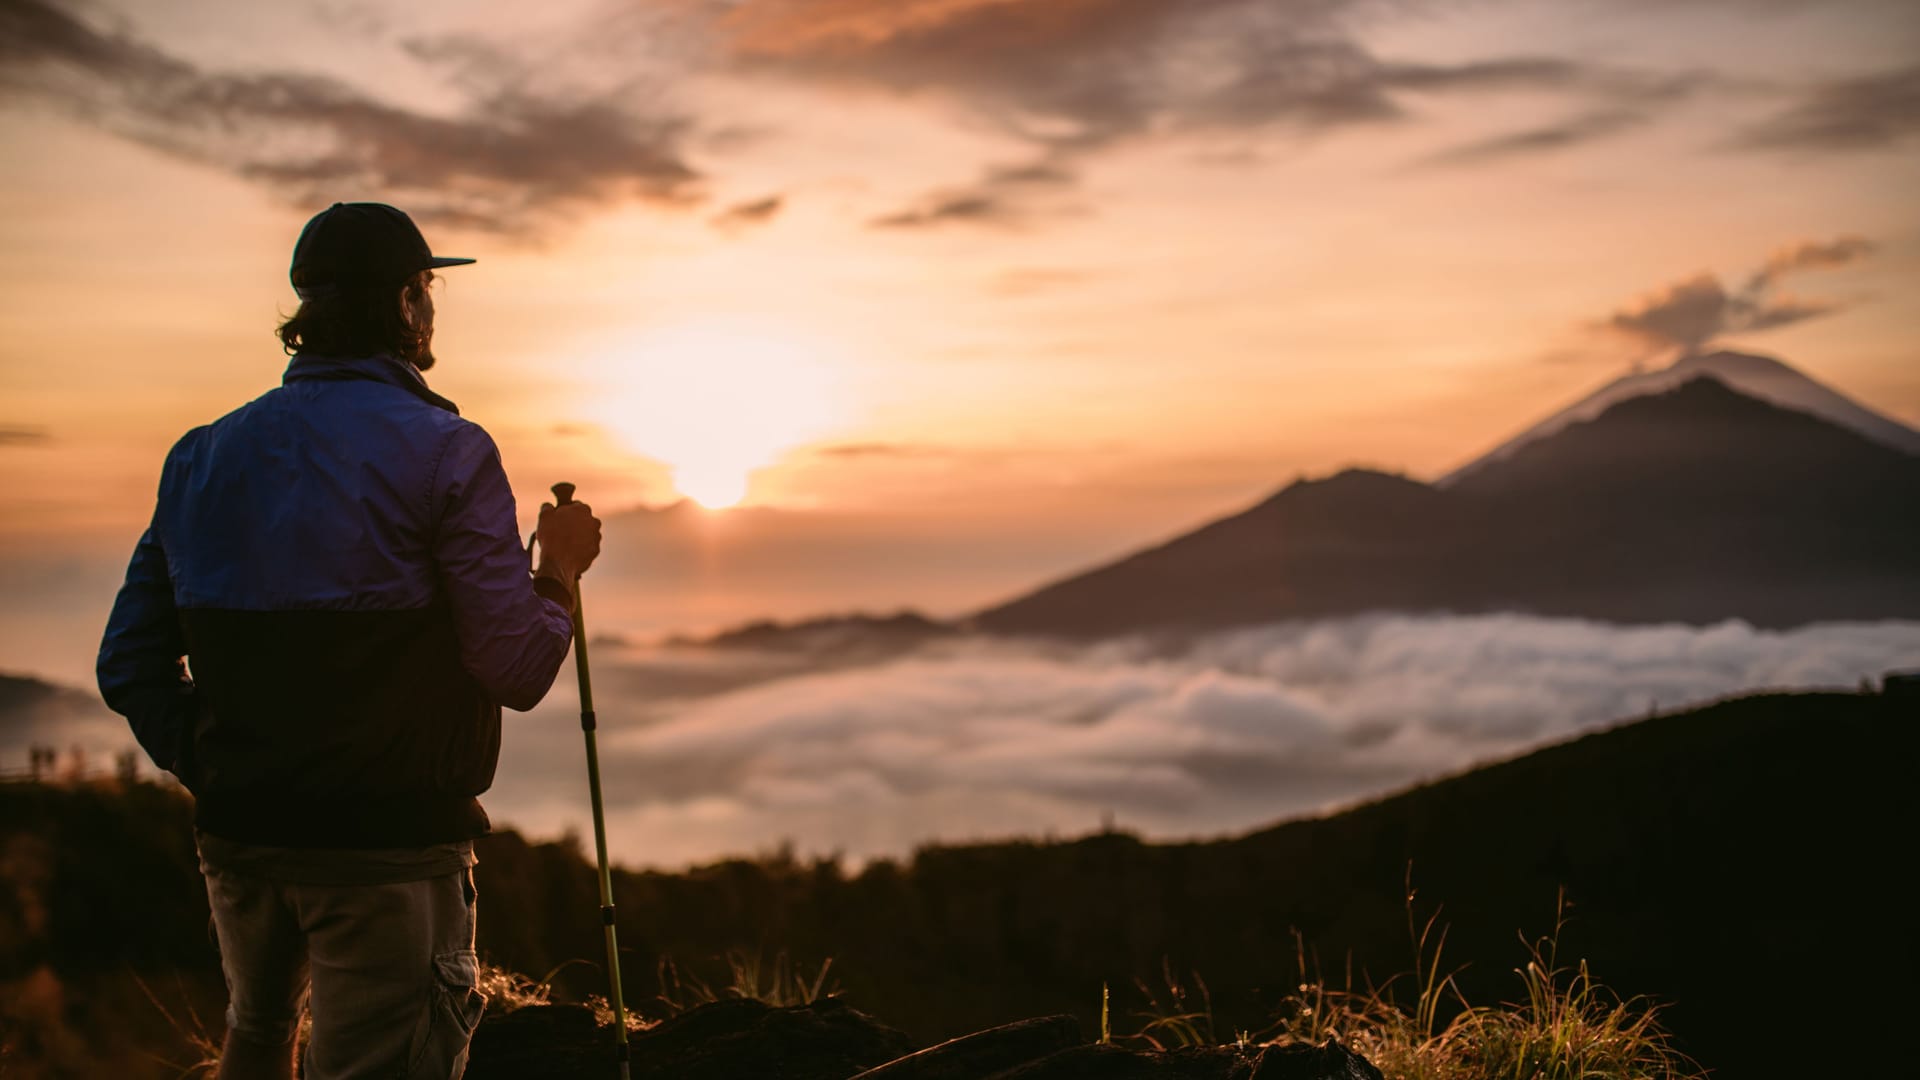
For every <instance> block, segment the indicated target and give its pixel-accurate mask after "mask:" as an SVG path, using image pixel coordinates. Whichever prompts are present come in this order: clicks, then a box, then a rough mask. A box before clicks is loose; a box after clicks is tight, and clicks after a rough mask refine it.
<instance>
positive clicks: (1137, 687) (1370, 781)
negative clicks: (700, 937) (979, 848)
mask: <svg viewBox="0 0 1920 1080" xmlns="http://www.w3.org/2000/svg"><path fill="white" fill-rule="evenodd" d="M1917 651H1920V624H1916V623H1876V624H1845V625H1839V624H1836V625H1823V626H1813V627H1807V628H1804V629H1800V630H1793V631H1787V632H1769V631H1760V630H1755V629H1753V628H1751V627H1749V626H1746V625H1745V624H1743V623H1737V622H1729V623H1722V624H1720V625H1717V626H1710V627H1681V626H1659V627H1629V628H1622V627H1614V626H1605V625H1600V624H1594V623H1587V622H1581V621H1577V620H1565V619H1536V618H1527V617H1521V616H1477V617H1425V618H1420V617H1383V616H1375V617H1367V618H1355V619H1341V620H1331V621H1326V622H1317V623H1302V624H1287V625H1277V626H1272V627H1266V628H1259V629H1250V630H1242V631H1234V632H1227V633H1220V634H1214V635H1208V636H1202V637H1198V638H1190V639H1178V638H1138V639H1132V640H1127V641H1118V642H1109V643H1104V644H1100V645H1091V646H1064V645H1058V644H1038V643H1020V642H1007V641H961V642H946V643H942V644H938V645H934V646H930V647H925V648H923V649H922V650H921V651H919V652H916V653H913V654H911V655H909V656H906V657H904V658H900V659H896V660H893V661H890V662H885V663H880V664H875V665H871V666H866V667H860V668H853V669H842V670H837V671H830V672H825V673H817V674H803V675H799V676H797V677H788V678H784V679H781V680H779V681H774V682H765V683H761V684H759V685H750V686H739V685H738V684H735V685H734V686H733V688H731V689H726V690H723V691H722V692H719V693H714V694H711V695H707V696H687V695H682V696H679V697H677V698H676V697H673V696H663V695H662V694H660V693H658V692H652V693H639V692H635V693H630V694H622V693H603V695H602V698H603V700H600V701H598V702H597V704H598V706H599V708H600V709H601V713H600V716H601V723H602V735H601V739H602V744H601V745H602V754H603V768H604V769H605V772H606V777H607V798H608V806H609V811H608V812H609V816H610V821H611V822H612V835H613V836H614V837H615V840H616V843H617V844H618V845H619V846H620V847H621V849H622V851H621V854H622V855H623V857H625V858H629V859H637V860H642V861H648V862H658V863H666V864H672V863H676V862H684V861H691V860H696V859H706V858H712V857H715V856H717V855H719V854H721V853H729V852H742V851H753V850H759V849H764V848H766V847H770V846H771V845H773V844H774V843H776V842H777V841H779V840H780V839H782V838H788V839H792V840H793V841H794V842H795V843H796V844H797V845H798V846H799V847H800V848H802V849H803V850H808V851H822V852H824V851H833V850H841V851H845V852H847V853H849V854H853V855H874V854H883V853H890V854H897V853H901V852H904V851H907V850H910V849H911V848H912V847H913V846H915V845H916V844H919V843H922V842H925V841H927V840H929V839H933V838H946V839H954V838H965V837H976V836H986V835H1008V834H1021V835H1038V834H1043V833H1046V832H1049V831H1057V832H1067V833H1077V832H1082V831H1086V830H1088V829H1090V828H1092V827H1094V825H1095V824H1096V823H1097V822H1098V821H1099V820H1100V818H1101V816H1102V814H1103V813H1106V812H1111V813H1112V814H1114V815H1115V817H1117V819H1118V820H1119V822H1120V823H1121V824H1122V825H1123V826H1127V827H1131V828H1137V829H1141V830H1143V831H1145V832H1147V833H1148V834H1150V835H1155V836H1184V835H1193V834H1210V833H1218V832H1222V831H1228V830H1236V829H1244V828H1250V827H1254V826H1257V825H1261V824H1265V823H1267V822H1270V821H1273V820H1275V819H1278V818H1281V817H1284V816H1287V815H1292V814H1299V813H1306V812H1312V811H1316V810H1319V809H1321V808H1324V807H1327V806H1329V805H1334V804H1338V803H1342V802H1346V801H1350V800H1354V799H1358V798H1363V797H1367V796H1371V795H1375V794H1379V793H1382V792H1384V791H1387V790H1390V789H1392V788H1394V787H1397V786H1400V785H1403V784H1406V783H1409V782H1412V781H1414V780H1417V779H1419V778H1422V777H1430V776H1435V775H1439V774H1444V773H1447V772H1451V771H1455V770H1459V769H1462V768H1466V767H1468V766H1470V765H1471V764H1473V763H1476V762H1479V761H1484V760H1487V759H1491V758H1497V757H1501V756H1505V755H1509V754H1512V753H1515V752H1518V751H1520V750H1523V749H1525V748H1527V747H1530V746H1534V745H1538V744H1541V743H1544V742H1550V741H1555V740H1558V739H1562V738H1566V737H1569V736H1572V735H1575V734H1578V733H1580V732H1583V731H1587V730H1591V729H1593V728H1595V727H1597V726H1600V725H1604V724H1608V723H1612V722H1615V721H1618V720H1623V719H1632V718H1636V717H1639V716H1643V715H1645V714H1646V713H1647V711H1648V710H1649V709H1652V708H1655V707H1660V708H1674V707H1678V706H1680V705H1682V704H1684V703H1687V702H1692V701H1698V700H1701V699H1703V698H1708V697H1712V696H1716V695H1721V694H1726V693H1732V692H1736V691H1741V690H1748V689H1755V688H1761V687H1795V686H1837V687H1843V688H1851V687H1852V686H1854V685H1855V684H1856V683H1857V682H1858V681H1859V680H1860V679H1861V678H1862V677H1863V676H1876V677H1877V676H1878V675H1879V674H1881V673H1882V672H1884V671H1885V670H1887V669H1889V668H1892V667H1897V666H1899V665H1900V664H1902V663H1905V662H1907V661H1908V660H1909V659H1910V658H1911V657H1912V656H1913V655H1915V654H1916V652H1917ZM595 659H596V661H598V662H599V666H600V667H601V668H603V669H605V670H607V671H608V672H609V673H611V672H613V671H617V670H620V669H621V667H622V664H621V663H620V662H619V661H617V660H616V659H615V658H614V657H613V656H608V657H607V658H606V659H604V660H602V659H601V657H599V656H596V657H595ZM785 659H786V660H787V661H788V662H789V663H790V658H785ZM713 663H715V664H718V665H721V666H725V665H726V664H729V663H738V664H740V665H743V666H745V665H753V664H760V665H762V666H764V665H766V664H767V663H768V661H767V660H765V659H763V658H758V657H755V656H753V655H750V654H749V655H743V656H740V657H737V658H734V659H715V660H714V661H713ZM788 673H789V674H790V669H789V672H788ZM708 674H709V675H710V676H711V675H713V674H714V673H713V672H708ZM716 679H717V676H716ZM609 685H610V686H613V685H618V684H616V683H612V682H610V683H609ZM715 685H717V686H719V685H725V684H724V681H716V682H715ZM569 707H570V706H569V704H568V703H567V702H564V701H558V702H554V703H552V704H550V705H547V706H543V707H542V709H543V710H551V711H552V713H554V714H559V713H563V712H564V711H565V710H566V709H567V708H569ZM555 718H556V717H555V716H554V715H541V714H540V713H538V712H537V713H536V714H534V715H532V716H529V717H526V718H524V719H523V720H518V721H516V723H515V727H514V728H513V729H512V730H511V731H510V732H509V735H508V739H509V743H510V744H511V745H512V746H513V747H514V761H515V763H516V767H515V768H513V769H507V770H503V773H502V777H501V785H502V787H501V789H500V790H499V793H498V798H497V799H495V800H494V801H492V802H491V803H490V805H492V806H493V807H494V810H495V816H496V818H498V819H501V820H504V821H511V822H515V823H517V824H521V825H523V826H531V827H534V828H537V829H552V830H557V829H558V828H560V827H561V826H562V825H563V824H565V823H566V821H568V820H571V819H574V818H577V816H578V809H577V807H574V806H568V807H563V806H561V805H560V804H559V803H558V802H557V801H555V800H553V797H552V795H551V790H552V788H553V786H554V783H555V778H556V777H558V776H561V775H570V772H569V771H570V770H571V769H572V768H573V767H574V766H575V765H577V762H576V761H575V760H574V755H575V754H577V748H575V747H572V746H570V745H566V744H565V743H564V739H563V734H564V731H565V725H564V724H558V723H555V722H554V721H555ZM536 733H538V734H536ZM549 742H550V743H551V744H552V745H551V747H550V748H549V747H548V743H549ZM548 756H550V757H551V766H550V767H551V768H552V770H553V772H551V773H547V772H545V771H543V770H544V769H545V768H547V767H549V766H545V765H541V764H540V762H543V761H545V760H546V758H547V757H548ZM576 802H577V800H576Z"/></svg>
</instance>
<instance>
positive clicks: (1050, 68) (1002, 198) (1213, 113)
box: [716, 0, 1701, 228]
mask: <svg viewBox="0 0 1920 1080" xmlns="http://www.w3.org/2000/svg"><path fill="white" fill-rule="evenodd" d="M1370 12H1371V5H1367V4H1363V3H1357V2H1354V0H1303V2H1298V3H1292V4H1286V5H1275V4H1271V3H1266V2H1263V0H1182V2H1169V0H1071V2H1061V3H1006V2H1003V0H910V2H900V0H746V2H744V3H738V4H733V5H729V6H727V7H726V8H725V9H724V14H723V15H721V16H720V17H719V18H718V19H717V21H716V28H717V30H718V32H719V35H720V37H721V39H722V42H723V45H722V48H723V51H724V52H725V53H726V54H727V56H728V58H729V62H730V63H732V64H733V65H735V66H737V67H739V68H742V69H745V70H750V71H771V72H776V73H780V74H783V75H787V76H793V77H799V78H803V79H806V80H810V81H814V82H818V83H822V84H829V85H838V86H843V87H850V88H855V89H864V90H877V91H882V92H890V93H895V94H903V95H915V96H921V97H925V98H928V99H933V100H940V101H945V102H947V103H949V104H951V105H954V106H957V107H958V108H960V109H962V110H964V111H965V112H966V113H968V114H969V115H970V117H971V118H972V119H974V120H975V121H978V122H983V123H985V124H986V125H987V126H989V127H990V128H992V129H994V130H997V131H999V132H1001V133H1002V134H1005V135H1008V136H1010V137H1012V138H1015V139H1019V140H1021V141H1024V142H1026V143H1028V144H1030V145H1033V146H1035V147H1037V148H1039V149H1041V150H1042V151H1043V153H1045V154H1046V155H1047V156H1048V158H1049V160H1050V161H1051V162H1052V163H1053V164H1054V165H1055V166H1056V167H1058V168H1059V169H1060V171H1061V173H1062V178H1063V179H1065V180H1067V181H1071V180H1072V179H1073V172H1074V170H1073V168H1072V166H1073V164H1074V163H1075V162H1077V161H1078V160H1079V159H1081V158H1083V157H1084V156H1086V155H1087V154H1090V153H1093V152H1096V151H1098V150H1100V149H1103V148H1106V147H1110V146H1112V145H1114V144H1116V143H1119V142H1122V141H1124V140H1129V139H1135V138H1140V137H1144V136H1150V135H1158V134H1165V133H1170V132H1182V131H1219V130H1230V131H1250V130H1270V129H1276V130H1285V131H1292V132H1296V133H1315V132H1323V131H1330V130H1335V129H1342V128H1351V127H1360V126H1369V125H1379V124H1384V123H1392V122H1398V121H1404V120H1409V119H1411V118H1412V117H1413V116H1414V115H1415V113H1414V110H1413V108H1412V107H1411V106H1410V104H1409V99H1410V98H1413V97H1415V96H1423V95H1424V96H1432V95H1439V94H1456V93H1479V92H1513V91H1525V92H1548V93H1556V94H1577V95H1581V96H1583V97H1586V98H1591V99H1594V100H1598V101H1604V102H1608V103H1612V104H1613V106H1614V107H1615V108H1624V107H1625V106H1626V105H1628V104H1632V105H1633V106H1634V107H1635V108H1637V109H1639V110H1641V111H1642V112H1644V111H1647V110H1650V109H1652V108H1653V107H1654V106H1655V105H1656V104H1658V103H1660V102H1662V101H1666V100H1671V99H1673V98H1675V97H1677V96H1679V95H1681V94H1683V93H1685V92H1686V91H1687V90H1688V89H1689V88H1690V87H1691V86H1693V85H1696V84H1697V83H1698V82H1699V81H1700V78H1701V77H1700V76H1695V75H1680V76H1671V75H1663V76H1648V75H1643V74H1639V73H1633V72H1623V71H1613V70H1605V69H1596V68H1592V67H1589V66H1587V65H1584V64H1581V63H1577V62H1574V61H1569V60H1565V59H1560V58H1555V57H1534V56H1516V57H1492V58H1486V59H1480V60H1472V61H1466V62H1461V63H1452V64H1428V63H1412V62H1404V61H1394V60H1387V59H1383V58H1380V57H1378V56H1376V55H1375V54H1374V53H1373V52H1372V51H1370V50H1369V49H1368V48H1367V47H1366V46H1364V45H1363V44H1361V43H1360V42H1359V41H1358V40H1357V39H1356V38H1355V36H1354V28H1353V24H1355V23H1357V22H1359V21H1360V20H1361V18H1362V16H1363V15H1366V14H1370ZM1590 126H1591V125H1590ZM1616 126H1624V125H1621V124H1619V123H1618V121H1616ZM1593 134H1597V133H1590V137H1592V135H1593ZM1546 148H1549V147H1548V145H1547V143H1546V141H1545V140H1543V139H1541V138H1535V139H1532V140H1517V141H1515V142H1513V143H1512V145H1510V146H1508V147H1506V148H1505V149H1504V154H1506V155H1508V156H1511V155H1514V154H1519V153H1524V152H1526V151H1527V150H1529V149H1546ZM1026 217H1027V214H1026V213H1025V208H1024V207H1023V205H1022V200H1021V199H1020V198H1019V197H1017V195H1016V194H1015V193H1011V192H1008V191H1005V190H1002V189H1001V188H1000V187H999V186H998V185H997V184H996V182H995V178H993V177H988V178H987V179H986V180H983V181H981V182H977V183H974V184H970V185H965V186H962V187H959V188H949V189H942V190H939V191H936V192H933V193H931V194H929V195H927V196H926V197H924V198H923V199H922V200H921V202H920V203H918V204H916V205H913V206H910V207H908V208H905V209H902V210H899V211H896V212H894V213H891V214H887V215H884V216H882V217H881V218H879V219H877V220H876V222H875V224H877V225H880V226H883V227H890V228H906V227H925V226H933V225H947V224H962V223H964V224H989V225H1007V224H1010V223H1016V222H1018V221H1021V220H1025V219H1026Z"/></svg>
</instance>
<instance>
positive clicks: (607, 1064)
mask: <svg viewBox="0 0 1920 1080" xmlns="http://www.w3.org/2000/svg"><path fill="white" fill-rule="evenodd" d="M629 1043H630V1053H631V1059H632V1074H633V1076H634V1077H635V1080H641V1078H656V1077H657V1078H660V1080H666V1078H669V1077H671V1078H674V1080H736V1078H739V1077H749V1076H767V1077H774V1076H777V1077H782V1078H785V1080H846V1078H847V1077H849V1076H852V1075H854V1074H855V1073H858V1072H861V1071H863V1070H865V1069H868V1068H871V1067H873V1066H875V1065H878V1064H880V1063H882V1062H886V1061H891V1060H893V1059H895V1058H899V1057H902V1056H904V1055H906V1054H909V1053H911V1052H912V1051H913V1049H914V1047H913V1043H912V1042H911V1041H910V1040H909V1039H908V1038H907V1037H906V1036H905V1035H903V1034H901V1033H900V1032H898V1031H895V1030H894V1029H892V1028H890V1027H887V1026H886V1025H884V1024H882V1023H880V1022H879V1021H877V1020H875V1019H873V1018H872V1017H870V1016H867V1015H866V1014H865V1013H862V1012H860V1011H858V1010H856V1009H854V1008H852V1007H850V1006H848V1005H847V1004H846V1003H845V1002H843V1001H841V1000H840V999H838V998H827V999H824V1000H822V1001H817V1002H814V1003H813V1004H811V1005H795V1006H790V1007H787V1008H775V1007H773V1006H771V1005H767V1004H764V1003H762V1002H759V1001H750V1000H741V1001H717V1002H714V1003H712V1004H709V1005H702V1006H700V1007H699V1008H697V1009H690V1010H688V1011H687V1012H684V1013H681V1014H680V1015H679V1016H676V1017H674V1018H672V1019H670V1020H666V1021H662V1022H661V1023H660V1024H658V1025H656V1026H654V1027H652V1028H649V1029H647V1030H645V1031H637V1032H634V1033H633V1034H632V1035H631V1036H630V1037H629ZM613 1066H614V1056H613V1033H612V1031H611V1030H610V1029H608V1028H604V1027H599V1026H597V1025H596V1024H595V1021H594V1016H593V1013H592V1012H591V1011H590V1010H588V1009H587V1008H586V1007H584V1006H580V1005H534V1006H529V1007H527V1008H523V1009H516V1010H514V1011H513V1012H510V1013H505V1014H503V1015H499V1016H488V1017H485V1018H483V1019H482V1020H481V1023H480V1028H479V1030H478V1031H476V1032H475V1033H474V1037H473V1047H472V1050H471V1052H470V1054H469V1056H468V1063H467V1073H466V1080H562V1078H566V1080H574V1078H592V1077H611V1076H613V1075H615V1074H614V1072H613Z"/></svg>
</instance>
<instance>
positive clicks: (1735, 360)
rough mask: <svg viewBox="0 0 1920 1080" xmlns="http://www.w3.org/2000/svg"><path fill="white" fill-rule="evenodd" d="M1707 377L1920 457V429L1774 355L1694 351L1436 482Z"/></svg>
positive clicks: (1453, 479)
mask: <svg viewBox="0 0 1920 1080" xmlns="http://www.w3.org/2000/svg"><path fill="white" fill-rule="evenodd" d="M1702 375H1707V376H1711V377H1713V378H1715V379H1718V380H1720V381H1721V382H1723V383H1725V384H1727V386H1729V387H1730V388H1732V389H1734V390H1736V391H1738V392H1739V393H1742V394H1745V395H1746V396H1748V397H1753V398H1758V399H1759V400H1761V401H1765V402H1768V403H1769V404H1773V405H1778V406H1780V407H1781V408H1783V409H1792V410H1795V411H1798V412H1805V413H1811V414H1813V415H1814V416H1818V417H1820V418H1821V419H1823V420H1826V421H1828V422H1829V423H1833V424H1837V425H1839V426H1840V427H1844V428H1847V429H1848V430H1850V431H1853V432H1855V433H1857V434H1860V435H1864V436H1866V437H1867V438H1869V439H1872V440H1873V441H1875V442H1877V443H1880V444H1881V445H1883V446H1888V447H1891V448H1892V449H1895V450H1900V451H1903V452H1905V453H1908V454H1920V431H1915V430H1913V429H1912V428H1910V427H1907V426H1906V425H1905V424H1902V423H1900V422H1899V421H1897V420H1894V419H1892V418H1890V417H1887V416H1883V415H1882V414H1880V413H1877V412H1875V411H1874V410H1872V409H1870V408H1868V407H1866V406H1865V405H1862V404H1860V403H1859V402H1857V401H1855V400H1853V399H1852V398H1850V397H1847V396H1846V395H1845V394H1842V393H1840V392H1839V391H1837V390H1835V389H1833V388H1832V387H1830V386H1827V385H1826V384H1824V383H1822V382H1820V381H1818V380H1816V379H1814V378H1812V377H1810V376H1808V375H1806V374H1804V373H1803V372H1801V371H1799V370H1798V369H1796V368H1793V367H1791V366H1789V365H1787V364H1784V363H1782V362H1780V361H1779V360H1775V359H1774V358H1772V357H1769V356H1754V355H1752V354H1749V353H1737V352H1727V351H1721V352H1713V353H1705V354H1701V353H1689V354H1687V355H1685V356H1682V357H1681V358H1680V359H1679V360H1677V361H1675V362H1674V363H1673V365H1672V366H1670V367H1667V368H1663V369H1661V370H1659V371H1645V372H1635V373H1633V374H1631V375H1623V376H1621V377H1620V378H1618V379H1615V380H1614V381H1612V382H1610V383H1608V384H1607V385H1605V386H1603V387H1601V388H1600V389H1598V390H1596V391H1594V392H1593V393H1591V394H1589V395H1587V396H1586V397H1584V398H1581V399H1580V400H1579V401H1576V402H1574V403H1573V404H1572V405H1569V406H1567V407H1566V408H1564V409H1562V410H1560V411H1559V412H1557V413H1554V414H1553V415H1552V416H1549V417H1547V418H1546V419H1545V420H1542V421H1540V422H1539V423H1537V424H1534V425H1533V426H1532V427H1530V428H1528V429H1527V430H1525V431H1523V432H1521V433H1520V434H1519V435H1516V436H1514V437H1513V438H1511V439H1509V440H1507V441H1506V442H1504V443H1502V444H1500V445H1499V446H1498V447H1495V448H1494V449H1493V450H1492V451H1490V452H1488V453H1487V454H1485V455H1483V456H1481V457H1479V458H1477V459H1475V460H1474V461H1472V462H1469V463H1468V464H1466V465H1463V466H1461V467H1460V468H1458V469H1456V470H1454V471H1453V472H1451V473H1448V474H1447V475H1446V476H1443V477H1441V478H1440V479H1439V480H1438V481H1436V482H1435V486H1436V487H1449V486H1451V485H1453V484H1455V483H1458V482H1460V481H1462V480H1464V479H1466V478H1467V477H1469V476H1471V475H1473V474H1474V473H1475V472H1478V471H1479V470H1480V469H1482V468H1485V467H1487V466H1489V465H1492V464H1494V463H1496V462H1500V461H1504V460H1506V459H1508V458H1510V457H1512V456H1513V455H1514V454H1515V453H1517V452H1518V451H1519V449H1520V448H1521V447H1523V446H1526V445H1527V444H1529V443H1533V442H1537V441H1539V440H1540V439H1544V438H1547V437H1548V436H1551V435H1553V434H1555V433H1557V432H1559V431H1561V430H1562V429H1564V428H1567V427H1569V426H1571V425H1573V424H1577V423H1580V422H1581V421H1584V420H1592V419H1593V418H1595V417H1597V416H1599V415H1600V414H1601V413H1603V412H1605V411H1607V409H1609V408H1611V407H1613V406H1614V405H1618V404H1619V403H1621V402H1623V401H1627V400H1629V399H1632V398H1636V397H1644V396H1646V395H1648V394H1660V393H1665V392H1666V391H1668V390H1672V389H1673V388H1674V387H1677V386H1679V385H1680V384H1682V383H1685V382H1690V381H1692V380H1694V379H1697V378H1699V377H1700V376H1702Z"/></svg>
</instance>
